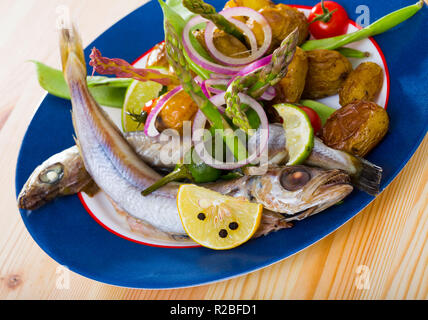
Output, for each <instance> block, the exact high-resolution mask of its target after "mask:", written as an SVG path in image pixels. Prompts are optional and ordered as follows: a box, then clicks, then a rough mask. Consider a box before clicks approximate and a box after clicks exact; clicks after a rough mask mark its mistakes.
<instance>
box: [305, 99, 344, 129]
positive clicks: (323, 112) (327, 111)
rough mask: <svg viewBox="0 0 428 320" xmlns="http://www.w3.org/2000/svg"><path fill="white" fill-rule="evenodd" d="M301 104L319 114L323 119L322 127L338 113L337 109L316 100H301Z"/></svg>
mask: <svg viewBox="0 0 428 320" xmlns="http://www.w3.org/2000/svg"><path fill="white" fill-rule="evenodd" d="M300 104H301V105H304V106H306V107H309V108H311V109H313V110H314V111H315V112H316V113H318V115H319V116H320V118H321V123H322V125H324V124H325V122H326V121H327V119H328V117H330V116H331V114H332V113H333V112H335V111H336V109H334V108H332V107H329V106H326V105H325V104H323V103H321V102H318V101H314V100H300Z"/></svg>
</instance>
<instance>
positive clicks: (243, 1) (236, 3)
mask: <svg viewBox="0 0 428 320" xmlns="http://www.w3.org/2000/svg"><path fill="white" fill-rule="evenodd" d="M274 5H275V4H274V3H273V2H272V1H271V0H230V1H228V2H226V4H225V6H224V8H225V9H226V8H234V7H247V8H251V9H254V10H256V11H258V10H260V9H262V8H265V7H271V6H274Z"/></svg>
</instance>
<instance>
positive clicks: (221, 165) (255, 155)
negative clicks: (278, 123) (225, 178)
mask: <svg viewBox="0 0 428 320" xmlns="http://www.w3.org/2000/svg"><path fill="white" fill-rule="evenodd" d="M239 98H240V99H241V102H242V103H244V104H247V105H249V106H250V107H251V108H253V109H254V110H255V111H256V113H257V115H258V116H259V118H260V123H261V124H260V127H259V129H258V130H257V133H256V134H254V135H253V136H252V137H251V139H259V140H257V141H260V143H259V148H257V146H256V148H255V149H256V150H253V152H251V154H250V155H249V156H248V157H247V158H246V159H245V160H241V161H238V162H231V163H227V162H226V163H225V162H223V161H220V160H217V159H215V158H213V157H212V156H211V155H210V154H209V153H208V152H207V151H206V149H205V144H204V141H203V139H202V138H203V134H204V130H205V124H206V121H207V118H206V117H205V115H204V114H203V113H202V111H200V110H199V111H198V112H197V114H196V116H195V118H194V120H193V127H192V131H193V136H192V139H193V141H194V143H195V151H196V152H197V154H198V156H199V157H200V158H201V159H202V161H204V162H205V163H206V164H208V165H209V166H212V167H214V168H217V169H222V170H234V169H237V168H240V167H243V166H245V165H246V164H249V163H252V162H253V161H255V160H257V159H259V158H260V156H261V154H262V153H263V152H264V151H265V149H266V148H267V145H268V140H269V123H268V119H267V116H266V113H265V111H264V110H263V107H262V106H261V105H260V104H259V103H258V102H257V101H256V100H254V99H253V98H251V97H249V96H247V95H245V94H243V93H240V94H239ZM210 101H211V102H212V103H213V104H214V105H216V106H217V107H218V108H219V110H220V111H222V112H224V108H223V107H221V106H222V105H224V104H226V101H225V99H224V93H222V94H218V95H216V96H214V97H212V98H211V99H210ZM251 139H250V142H249V145H250V144H251ZM252 144H253V145H257V144H256V143H252Z"/></svg>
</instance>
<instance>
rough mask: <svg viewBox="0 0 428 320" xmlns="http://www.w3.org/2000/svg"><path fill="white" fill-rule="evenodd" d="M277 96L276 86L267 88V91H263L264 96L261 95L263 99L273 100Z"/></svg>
mask: <svg viewBox="0 0 428 320" xmlns="http://www.w3.org/2000/svg"><path fill="white" fill-rule="evenodd" d="M275 97H276V90H275V87H269V88H267V89H266V91H265V92H263V94H262V96H261V97H260V98H261V99H263V100H266V101H271V100H273V99H274V98H275Z"/></svg>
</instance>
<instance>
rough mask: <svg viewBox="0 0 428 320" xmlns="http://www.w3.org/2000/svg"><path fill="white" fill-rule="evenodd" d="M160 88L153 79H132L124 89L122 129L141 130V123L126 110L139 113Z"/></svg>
mask: <svg viewBox="0 0 428 320" xmlns="http://www.w3.org/2000/svg"><path fill="white" fill-rule="evenodd" d="M161 90H162V85H161V84H159V83H157V82H153V81H145V82H142V81H137V80H133V81H132V83H131V85H130V86H129V87H128V89H127V90H126V95H125V102H124V103H123V107H122V128H123V131H125V132H128V131H137V130H142V125H141V124H139V123H138V122H136V121H134V120H133V119H132V117H131V116H130V115H129V114H127V112H131V113H135V114H140V113H141V111H142V109H143V107H144V105H145V104H146V103H147V102H149V101H151V100H153V99H155V98H157V97H158V96H159V92H161Z"/></svg>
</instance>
